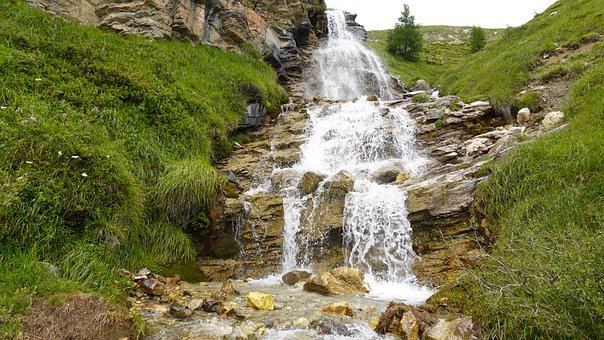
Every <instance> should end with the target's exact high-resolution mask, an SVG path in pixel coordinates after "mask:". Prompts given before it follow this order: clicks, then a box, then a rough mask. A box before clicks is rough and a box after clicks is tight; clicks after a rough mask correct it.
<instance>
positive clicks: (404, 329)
mask: <svg viewBox="0 0 604 340" xmlns="http://www.w3.org/2000/svg"><path fill="white" fill-rule="evenodd" d="M399 332H400V334H401V335H402V334H404V335H405V339H407V340H417V339H419V322H418V321H417V318H416V317H415V314H413V312H411V311H409V312H406V313H405V314H403V317H402V318H401V322H400V329H399Z"/></svg>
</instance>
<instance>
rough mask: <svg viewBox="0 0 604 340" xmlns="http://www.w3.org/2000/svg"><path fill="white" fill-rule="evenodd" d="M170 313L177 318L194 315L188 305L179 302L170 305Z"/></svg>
mask: <svg viewBox="0 0 604 340" xmlns="http://www.w3.org/2000/svg"><path fill="white" fill-rule="evenodd" d="M170 315H172V316H173V317H175V318H177V319H186V318H189V317H191V315H193V311H192V310H191V309H189V308H187V307H183V306H181V305H178V304H173V305H172V306H170Z"/></svg>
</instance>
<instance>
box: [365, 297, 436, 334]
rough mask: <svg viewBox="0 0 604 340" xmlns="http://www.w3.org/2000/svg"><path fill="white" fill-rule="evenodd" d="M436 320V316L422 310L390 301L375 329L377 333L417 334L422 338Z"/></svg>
mask: <svg viewBox="0 0 604 340" xmlns="http://www.w3.org/2000/svg"><path fill="white" fill-rule="evenodd" d="M437 322H438V318H436V317H434V316H432V315H430V313H428V312H426V311H424V310H421V309H418V308H415V307H412V306H409V305H406V304H404V303H394V302H391V303H390V305H388V308H387V309H386V310H385V311H384V313H382V315H381V316H380V321H379V322H378V325H377V327H376V328H375V331H376V333H378V334H387V333H391V334H396V335H400V336H407V334H410V335H413V334H417V335H418V336H419V337H420V338H422V337H423V335H424V334H425V333H426V331H427V330H428V329H429V328H430V327H432V326H433V325H435V324H436V323H437ZM416 329H417V332H416Z"/></svg>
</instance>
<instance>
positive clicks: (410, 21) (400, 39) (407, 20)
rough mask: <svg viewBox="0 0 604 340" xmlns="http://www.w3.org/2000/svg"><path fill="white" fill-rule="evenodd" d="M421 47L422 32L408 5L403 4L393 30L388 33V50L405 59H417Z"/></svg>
mask: <svg viewBox="0 0 604 340" xmlns="http://www.w3.org/2000/svg"><path fill="white" fill-rule="evenodd" d="M421 49H422V34H421V33H420V32H419V25H416V24H415V17H414V16H413V15H411V11H410V10H409V5H407V4H404V5H403V12H402V13H401V17H400V18H399V19H398V22H397V23H396V26H395V27H394V30H392V32H391V33H390V34H389V35H388V51H390V53H392V54H397V55H400V56H402V57H403V58H405V59H407V60H417V59H418V58H419V52H420V51H421Z"/></svg>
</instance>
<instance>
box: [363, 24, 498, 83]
mask: <svg viewBox="0 0 604 340" xmlns="http://www.w3.org/2000/svg"><path fill="white" fill-rule="evenodd" d="M418 30H419V32H420V33H421V35H422V41H423V42H422V50H421V51H420V53H419V56H418V59H417V60H415V61H409V60H406V59H404V58H403V57H401V56H398V55H395V54H392V53H390V52H389V51H388V43H387V39H388V36H389V35H390V34H391V32H392V30H384V31H369V32H368V40H367V45H369V46H370V47H371V48H372V49H373V50H374V51H376V52H377V53H378V55H379V56H380V57H381V59H382V60H383V61H384V63H385V64H386V66H387V68H388V70H390V72H392V73H393V74H396V75H397V76H399V77H400V79H401V81H402V82H403V83H405V84H407V85H413V84H414V83H415V81H416V80H418V79H422V78H423V79H426V80H427V81H429V82H430V83H431V84H433V85H434V86H438V85H439V84H440V82H439V81H440V78H441V77H442V76H443V74H445V73H447V72H448V71H449V70H450V69H452V68H453V67H455V66H456V65H458V64H459V63H461V62H462V61H464V60H465V59H466V58H467V57H468V56H469V55H470V54H471V47H470V32H471V27H449V26H419V28H418ZM501 31H502V30H497V29H484V32H485V34H486V37H487V41H492V40H494V39H496V38H497V37H498V36H499V34H500V32H501Z"/></svg>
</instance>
